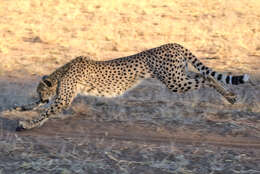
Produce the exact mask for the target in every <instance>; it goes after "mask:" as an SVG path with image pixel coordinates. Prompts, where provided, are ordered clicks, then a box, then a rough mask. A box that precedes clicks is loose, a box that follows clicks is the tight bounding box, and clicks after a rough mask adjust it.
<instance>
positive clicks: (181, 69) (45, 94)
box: [13, 43, 249, 131]
mask: <svg viewBox="0 0 260 174" xmlns="http://www.w3.org/2000/svg"><path fill="white" fill-rule="evenodd" d="M188 63H190V64H192V65H193V66H194V67H195V68H196V69H197V70H198V71H199V73H190V72H189V71H188V66H187V65H188ZM145 78H156V79H158V80H160V81H161V82H162V83H163V84H165V85H166V86H167V87H168V88H169V89H170V90H171V91H172V92H177V93H183V92H187V91H190V90H194V89H198V88H201V87H213V88H214V89H216V90H217V91H218V92H219V93H220V94H221V95H223V96H224V97H225V98H226V99H227V100H228V101H229V102H230V103H231V104H233V103H235V101H236V95H235V94H234V93H232V92H229V91H228V90H227V89H225V87H224V86H223V85H222V84H221V82H222V83H224V84H234V85H238V84H241V83H244V82H247V81H248V80H249V76H248V75H247V74H245V75H240V76H231V75H224V74H221V73H217V72H215V71H213V70H211V69H210V68H208V67H206V66H204V65H203V64H202V63H201V62H200V61H199V60H198V59H197V58H196V57H195V56H194V55H193V54H192V53H191V52H190V51H189V50H188V49H186V48H184V47H183V46H181V45H179V44H176V43H170V44H165V45H162V46H159V47H156V48H153V49H149V50H146V51H143V52H140V53H138V54H135V55H132V56H128V57H122V58H118V59H114V60H109V61H94V60H91V59H89V58H88V57H82V56H80V57H77V58H75V59H73V60H72V61H70V62H69V63H67V64H65V65H64V66H62V67H60V68H58V69H57V70H56V71H54V72H53V73H52V74H50V75H48V76H43V77H42V80H41V81H40V83H39V85H38V87H37V93H38V95H39V100H38V101H36V102H35V103H32V104H29V105H24V106H19V107H14V108H13V109H15V110H19V111H26V110H33V109H35V108H38V107H39V106H40V105H42V104H46V103H49V102H50V105H49V107H48V108H46V109H45V110H44V111H43V112H42V113H41V114H40V115H39V116H38V117H37V118H35V119H33V120H23V121H19V123H18V127H17V128H16V130H17V131H21V130H25V129H32V128H34V127H40V126H41V125H43V123H44V122H46V121H47V120H48V119H49V118H50V117H51V116H53V115H55V114H57V113H59V112H61V111H62V110H64V109H67V108H68V107H69V106H70V104H71V102H72V101H73V99H74V98H75V96H76V95H77V94H80V93H81V94H82V93H83V94H87V95H94V96H103V97H115V96H119V95H122V94H123V93H124V92H125V91H127V90H129V89H131V88H133V87H134V86H136V85H137V84H138V82H139V81H140V80H142V79H145Z"/></svg>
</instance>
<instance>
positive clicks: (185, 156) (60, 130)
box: [0, 0, 260, 174]
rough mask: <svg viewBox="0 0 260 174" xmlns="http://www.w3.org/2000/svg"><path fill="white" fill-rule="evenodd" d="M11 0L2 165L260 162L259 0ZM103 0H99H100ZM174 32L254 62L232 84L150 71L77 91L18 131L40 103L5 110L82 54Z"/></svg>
mask: <svg viewBox="0 0 260 174" xmlns="http://www.w3.org/2000/svg"><path fill="white" fill-rule="evenodd" d="M44 2H45V3H42V2H40V1H34V0H32V1H3V2H1V4H0V35H1V36H0V38H1V40H0V61H1V65H0V111H1V113H0V128H1V129H0V174H1V173H3V174H5V173H30V174H31V173H55V174H56V173H61V174H69V173H90V174H92V173H98V174H99V173H106V174H107V173H120V174H121V173H125V174H128V173H133V174H136V173H144V174H153V173H154V174H155V173H180V174H182V173H187V174H188V173H189V174H191V173H198V174H209V173H212V174H220V173H221V174H225V173H227V174H230V173H243V174H258V173H260V165H259V164H260V122H259V119H260V90H259V85H260V79H259V77H260V76H259V75H260V70H259V67H260V11H259V9H260V3H259V2H258V1H246V0H241V1H234V2H233V1H217V0H216V1H215V0H212V1H210V2H209V1H206V0H205V1H189V2H188V1H184V0H183V1H182V0H178V1H172V0H171V1H167V0H166V1H131V2H124V1H89V2H86V1H81V0H78V1H65V0H61V1H48V0H46V1H44ZM101 2H102V3H101ZM168 42H177V43H180V44H182V45H184V46H185V47H187V48H189V49H191V50H192V52H194V54H195V55H197V56H198V57H200V59H201V61H203V62H204V63H205V64H206V65H208V66H210V67H212V68H214V69H216V70H218V71H225V72H232V73H235V74H237V73H248V74H250V75H251V77H252V78H253V80H254V83H255V86H253V85H252V84H244V85H239V86H228V87H229V88H230V89H231V90H232V91H234V92H235V93H237V94H238V97H239V100H238V102H237V103H236V104H234V105H230V104H229V103H228V102H227V101H225V99H223V98H222V97H221V96H219V95H218V94H217V92H216V91H214V90H213V89H200V90H197V91H191V92H188V93H186V94H175V93H171V92H170V91H168V90H167V89H166V88H165V86H164V85H162V84H161V83H160V82H158V81H156V80H146V81H144V82H142V83H141V84H140V85H139V86H137V87H136V88H135V89H133V90H131V91H129V92H128V93H126V94H125V95H124V96H122V97H117V98H110V99H109V98H96V97H83V96H79V97H77V98H76V99H75V100H74V102H73V104H72V106H71V108H70V109H69V110H67V111H65V112H63V113H62V114H59V115H57V117H56V118H53V119H51V120H49V121H48V122H47V123H46V124H44V126H42V127H41V128H38V129H33V130H28V131H24V132H15V128H16V126H17V120H19V119H30V118H33V117H35V116H37V114H39V112H40V111H28V112H15V111H12V112H10V111H7V109H8V108H11V107H12V106H14V105H17V104H26V103H30V102H32V101H34V100H35V99H36V98H37V95H36V92H35V88H36V86H37V83H38V81H39V79H40V78H41V76H42V75H43V74H49V73H50V72H52V71H53V70H54V69H55V68H57V67H59V66H61V65H63V64H64V63H66V62H68V61H69V60H71V59H73V58H74V57H75V56H78V55H89V56H91V57H92V58H93V59H96V60H104V59H112V58H116V57H121V56H127V55H130V54H133V53H137V52H139V51H142V50H144V49H148V48H152V47H156V46H159V45H161V44H165V43H168Z"/></svg>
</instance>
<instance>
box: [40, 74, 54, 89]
mask: <svg viewBox="0 0 260 174" xmlns="http://www.w3.org/2000/svg"><path fill="white" fill-rule="evenodd" d="M48 78H49V76H46V75H45V76H43V77H42V81H43V83H44V84H45V85H47V86H48V87H51V86H52V84H51V81H50V79H48Z"/></svg>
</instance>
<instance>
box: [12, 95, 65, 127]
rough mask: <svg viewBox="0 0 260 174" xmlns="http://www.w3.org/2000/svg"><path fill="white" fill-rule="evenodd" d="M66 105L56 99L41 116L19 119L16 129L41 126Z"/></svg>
mask: <svg viewBox="0 0 260 174" xmlns="http://www.w3.org/2000/svg"><path fill="white" fill-rule="evenodd" d="M64 107H66V105H65V104H63V102H62V101H61V100H59V99H56V100H55V102H54V103H52V104H51V105H50V107H49V108H47V109H46V110H44V111H43V112H42V113H41V114H40V116H39V117H37V118H36V119H33V120H22V121H19V123H18V126H17V128H16V131H22V130H25V129H32V128H35V127H40V126H42V125H43V123H45V122H46V121H47V120H48V119H49V118H50V117H51V116H53V115H55V114H57V113H60V112H61V110H62V108H64Z"/></svg>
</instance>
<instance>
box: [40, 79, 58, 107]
mask: <svg viewBox="0 0 260 174" xmlns="http://www.w3.org/2000/svg"><path fill="white" fill-rule="evenodd" d="M56 86H57V85H55V84H54V83H53V81H52V80H51V79H50V78H49V76H46V75H45V76H43V77H42V80H41V81H40V83H39V84H38V87H37V93H38V95H39V97H40V101H41V102H42V103H48V102H49V99H50V98H51V97H53V96H54V95H55V94H56Z"/></svg>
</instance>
